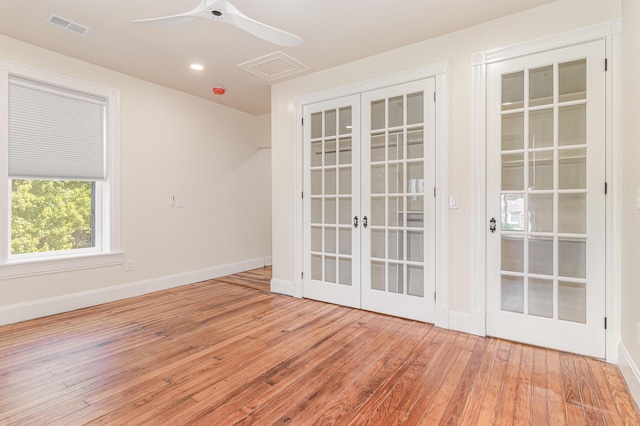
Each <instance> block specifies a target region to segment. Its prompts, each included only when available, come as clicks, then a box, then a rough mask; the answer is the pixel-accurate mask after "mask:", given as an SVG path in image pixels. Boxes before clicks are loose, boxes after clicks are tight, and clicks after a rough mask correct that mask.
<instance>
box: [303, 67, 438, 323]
mask: <svg viewBox="0 0 640 426" xmlns="http://www.w3.org/2000/svg"><path fill="white" fill-rule="evenodd" d="M434 91H435V82H434V78H428V79H425V80H420V81H416V82H412V83H407V84H400V85H396V86H392V87H389V88H385V89H381V90H376V91H371V92H366V93H363V94H361V95H354V96H348V97H344V98H340V99H335V100H331V101H326V102H321V103H316V104H312V105H308V106H305V107H304V111H303V113H304V126H303V128H304V182H305V183H304V203H303V204H304V208H303V210H304V220H303V226H304V237H303V239H304V275H303V296H304V297H307V298H311V299H316V300H322V301H326V302H330V303H336V304H341V305H345V306H351V307H357V308H362V309H367V310H371V311H375V312H381V313H385V314H389V315H395V316H401V317H405V318H412V319H417V320H421V321H427V322H433V321H434V306H435V303H434V297H433V294H434V286H435V283H434V281H435V197H434V188H435V142H434V141H435V102H434V95H433V94H434ZM307 194H308V195H307Z"/></svg>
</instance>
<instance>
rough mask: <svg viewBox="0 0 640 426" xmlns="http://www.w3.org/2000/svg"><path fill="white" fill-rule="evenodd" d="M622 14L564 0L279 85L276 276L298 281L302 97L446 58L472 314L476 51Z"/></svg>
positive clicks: (453, 180) (455, 303)
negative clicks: (297, 150) (297, 143)
mask: <svg viewBox="0 0 640 426" xmlns="http://www.w3.org/2000/svg"><path fill="white" fill-rule="evenodd" d="M620 14H621V11H620V0H558V1H556V2H554V3H551V4H548V5H545V6H541V7H538V8H535V9H532V10H529V11H525V12H522V13H518V14H515V15H511V16H508V17H505V18H502V19H498V20H495V21H492V22H489V23H485V24H482V25H478V26H474V27H471V28H468V29H465V30H462V31H458V32H455V33H452V34H448V35H445V36H442V37H438V38H435V39H431V40H426V41H424V42H421V43H417V44H414V45H410V46H406V47H404V48H400V49H396V50H393V51H389V52H386V53H384V54H380V55H376V56H373V57H369V58H366V59H363V60H360V61H357V62H353V63H349V64H346V65H342V66H339V67H336V68H333V69H329V70H325V71H320V72H317V73H314V74H311V75H308V76H304V77H301V78H298V79H295V80H291V81H287V82H283V83H280V84H277V85H275V86H274V87H273V88H272V101H271V102H272V111H271V114H272V150H273V155H272V176H273V260H274V264H273V275H274V279H275V280H278V281H280V282H292V283H293V282H294V256H295V253H294V223H295V221H294V212H295V203H297V202H299V197H297V194H294V180H295V174H294V172H295V170H294V164H295V159H294V157H293V155H294V154H293V153H294V148H293V142H294V129H295V115H294V111H295V108H294V107H295V105H294V100H295V98H296V97H299V96H304V95H308V94H311V93H316V92H319V91H324V90H328V89H331V88H336V87H340V86H344V85H348V84H352V83H355V82H358V81H362V80H367V79H371V78H376V77H380V76H384V75H389V74H393V73H396V72H400V71H405V70H410V69H414V68H418V67H422V66H426V65H431V64H435V63H437V62H440V61H443V60H445V61H447V62H448V70H449V72H448V77H449V85H448V89H447V90H448V96H449V128H448V132H449V175H448V180H449V193H450V194H455V195H457V196H458V203H459V206H460V207H459V209H457V210H449V230H448V238H449V250H450V253H449V259H450V261H449V263H450V265H449V270H448V276H449V295H450V300H449V306H450V309H451V310H452V311H456V312H462V313H465V314H468V313H470V311H471V271H470V267H471V253H470V244H469V242H470V235H471V231H472V229H471V221H472V219H473V217H472V214H473V212H472V211H471V208H470V207H471V196H472V193H471V188H472V185H471V184H472V176H471V159H470V153H471V151H472V146H471V81H472V76H471V56H472V54H473V53H475V52H479V51H485V50H490V49H495V48H500V47H505V46H508V45H512V44H517V43H520V42H524V41H529V40H532V39H536V38H541V37H544V36H549V35H553V34H557V33H561V32H564V31H569V30H572V29H576V28H580V27H584V26H588V25H592V24H596V23H601V22H605V21H607V20H609V19H614V18H618V17H620ZM364 42H366V40H363V43H364Z"/></svg>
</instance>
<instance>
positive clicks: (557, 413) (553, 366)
mask: <svg viewBox="0 0 640 426" xmlns="http://www.w3.org/2000/svg"><path fill="white" fill-rule="evenodd" d="M547 383H548V386H549V388H548V389H549V413H550V416H549V420H550V422H551V425H552V426H555V425H557V426H564V425H567V424H568V423H569V418H568V412H567V404H566V396H565V394H564V386H563V384H562V367H561V365H560V352H556V351H551V350H550V351H547Z"/></svg>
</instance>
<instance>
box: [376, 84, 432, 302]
mask: <svg viewBox="0 0 640 426" xmlns="http://www.w3.org/2000/svg"><path fill="white" fill-rule="evenodd" d="M371 123H372V129H375V131H372V133H371V154H370V155H371V157H370V158H371V167H370V170H371V175H370V179H371V185H370V188H371V194H370V196H369V197H370V205H371V217H370V218H369V225H370V228H371V231H370V233H371V234H370V235H371V248H370V255H371V257H372V258H374V259H375V261H372V262H371V271H370V272H371V277H372V278H371V284H370V285H371V289H373V290H378V291H381V292H389V293H396V294H402V295H409V296H414V297H424V293H425V292H424V272H423V270H424V256H425V253H424V245H425V238H424V231H423V229H424V202H425V198H424V192H425V188H424V176H425V161H424V155H425V154H424V141H423V137H424V93H423V92H416V93H409V94H405V95H402V96H395V97H391V98H387V99H381V100H375V101H373V102H371Z"/></svg>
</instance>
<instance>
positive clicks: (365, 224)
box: [362, 216, 368, 228]
mask: <svg viewBox="0 0 640 426" xmlns="http://www.w3.org/2000/svg"><path fill="white" fill-rule="evenodd" d="M367 223H368V220H367V217H366V216H365V217H363V218H362V226H363V227H365V228H366V227H367Z"/></svg>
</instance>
